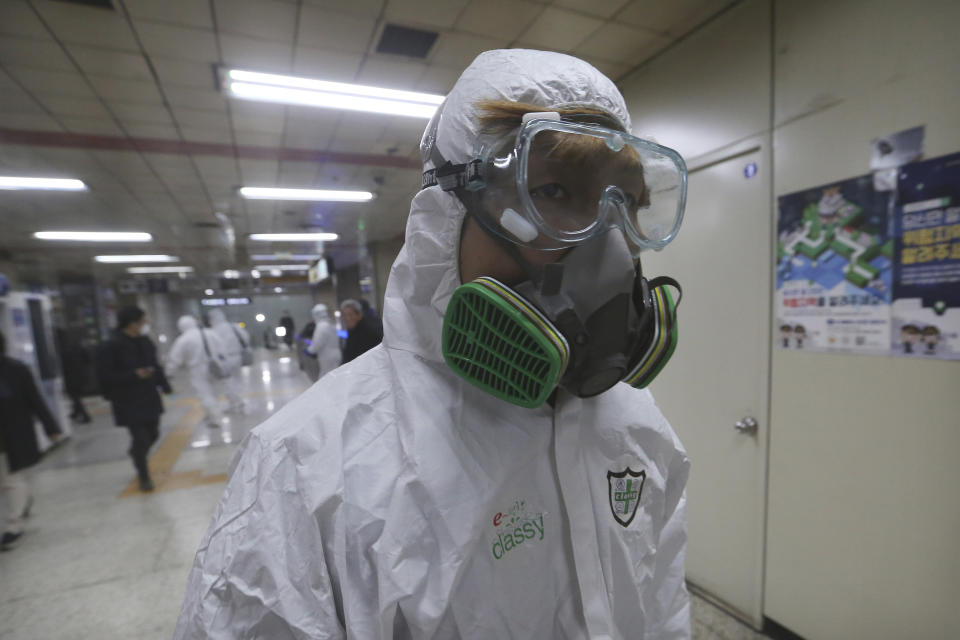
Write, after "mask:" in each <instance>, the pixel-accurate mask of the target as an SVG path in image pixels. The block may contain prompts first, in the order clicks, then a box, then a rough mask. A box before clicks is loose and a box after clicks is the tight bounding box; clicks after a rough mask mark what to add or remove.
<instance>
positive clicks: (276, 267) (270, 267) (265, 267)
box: [254, 264, 310, 271]
mask: <svg viewBox="0 0 960 640" xmlns="http://www.w3.org/2000/svg"><path fill="white" fill-rule="evenodd" d="M254 269H257V270H259V271H309V270H310V265H307V264H262V265H260V266H258V267H254Z"/></svg>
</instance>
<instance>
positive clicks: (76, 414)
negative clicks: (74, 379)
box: [67, 393, 90, 423]
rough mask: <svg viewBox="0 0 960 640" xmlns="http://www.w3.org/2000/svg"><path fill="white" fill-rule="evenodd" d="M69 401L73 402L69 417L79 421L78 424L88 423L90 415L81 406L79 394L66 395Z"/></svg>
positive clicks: (81, 399)
mask: <svg viewBox="0 0 960 640" xmlns="http://www.w3.org/2000/svg"><path fill="white" fill-rule="evenodd" d="M67 395H69V396H70V400H71V401H72V402H73V407H72V408H71V410H70V417H71V418H73V419H75V420H79V421H80V422H84V423H86V422H90V414H89V413H87V408H86V407H85V406H83V398H82V397H81V396H80V394H79V393H68V394H67Z"/></svg>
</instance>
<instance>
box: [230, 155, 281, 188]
mask: <svg viewBox="0 0 960 640" xmlns="http://www.w3.org/2000/svg"><path fill="white" fill-rule="evenodd" d="M239 162H240V173H241V174H242V175H243V182H244V184H252V183H253V182H259V183H261V184H266V183H271V182H273V181H274V179H275V178H276V175H277V168H278V167H279V166H280V163H279V162H277V161H276V160H247V159H245V158H240V160H239Z"/></svg>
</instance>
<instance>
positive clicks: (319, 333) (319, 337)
mask: <svg viewBox="0 0 960 640" xmlns="http://www.w3.org/2000/svg"><path fill="white" fill-rule="evenodd" d="M310 314H311V315H312V316H313V321H314V323H315V324H316V326H315V327H314V329H313V337H312V338H311V339H310V346H309V347H307V353H309V354H310V355H312V356H316V358H317V364H318V365H319V367H318V369H319V373H318V375H317V379H320V378H322V377H323V376H325V375H326V374H328V373H330V372H331V371H333V370H334V369H336V368H337V367H339V366H340V359H341V354H340V338H338V337H337V329H336V327H334V326H333V322H331V321H330V313H329V311H327V305H325V304H317V305H314V307H313V309H312V310H311V311H310Z"/></svg>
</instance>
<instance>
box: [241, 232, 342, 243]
mask: <svg viewBox="0 0 960 640" xmlns="http://www.w3.org/2000/svg"><path fill="white" fill-rule="evenodd" d="M249 237H250V239H251V240H259V241H261V242H310V241H311V240H319V241H323V240H331V241H332V240H336V239H337V238H339V237H340V236H338V235H337V234H335V233H251V234H250V236H249Z"/></svg>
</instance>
